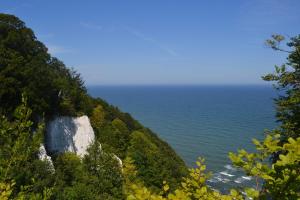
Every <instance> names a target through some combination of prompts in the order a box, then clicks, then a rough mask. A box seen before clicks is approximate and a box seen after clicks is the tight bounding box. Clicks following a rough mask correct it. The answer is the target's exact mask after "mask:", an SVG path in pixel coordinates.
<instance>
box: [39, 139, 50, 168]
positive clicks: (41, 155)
mask: <svg viewBox="0 0 300 200" xmlns="http://www.w3.org/2000/svg"><path fill="white" fill-rule="evenodd" d="M38 157H39V159H40V160H43V161H46V162H48V163H49V167H50V170H51V171H54V165H53V162H52V159H51V157H50V156H48V155H47V152H46V149H45V146H44V145H43V144H41V146H40V149H39V153H38Z"/></svg>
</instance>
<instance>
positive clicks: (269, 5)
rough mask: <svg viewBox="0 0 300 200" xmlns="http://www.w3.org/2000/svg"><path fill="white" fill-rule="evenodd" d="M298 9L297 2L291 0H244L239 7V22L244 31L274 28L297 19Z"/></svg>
mask: <svg viewBox="0 0 300 200" xmlns="http://www.w3.org/2000/svg"><path fill="white" fill-rule="evenodd" d="M297 5H298V6H297ZM298 9H299V2H297V1H292V0H286V1H282V0H252V1H245V2H244V3H243V4H242V6H241V8H240V17H239V23H240V26H241V27H242V28H243V29H244V30H246V31H253V32H257V31H263V30H266V29H267V28H271V29H274V28H276V27H277V26H278V25H280V24H285V23H287V22H291V21H298V20H299V19H300V15H299V14H298Z"/></svg>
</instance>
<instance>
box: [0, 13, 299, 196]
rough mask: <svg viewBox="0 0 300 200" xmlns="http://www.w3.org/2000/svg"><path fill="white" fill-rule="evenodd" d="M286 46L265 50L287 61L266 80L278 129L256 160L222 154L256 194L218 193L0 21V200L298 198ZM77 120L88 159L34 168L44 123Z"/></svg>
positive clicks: (295, 91) (294, 63) (295, 74)
mask: <svg viewBox="0 0 300 200" xmlns="http://www.w3.org/2000/svg"><path fill="white" fill-rule="evenodd" d="M283 40H284V38H283V37H282V36H280V35H273V36H272V39H270V40H267V44H268V45H269V46H270V47H271V48H272V49H274V50H276V51H281V52H285V53H287V54H288V58H287V63H286V64H284V65H281V66H276V67H275V72H274V73H272V74H268V75H266V76H264V77H263V79H265V80H266V81H275V88H276V89H278V90H280V94H282V95H281V96H279V97H278V98H277V99H276V100H275V104H276V107H277V119H278V121H279V122H280V126H279V127H278V128H277V129H275V130H272V131H268V132H266V137H265V139H264V140H263V141H258V140H253V142H254V145H255V146H256V149H257V151H256V152H253V153H250V152H246V151H245V150H239V151H238V153H236V154H235V153H230V154H229V157H230V158H231V160H232V162H233V164H234V165H235V166H236V167H239V168H241V169H243V170H244V171H245V172H246V173H247V174H248V175H250V176H253V177H255V180H256V181H257V187H256V188H245V189H243V190H241V189H232V190H231V191H230V193H229V194H221V193H220V192H218V191H215V190H213V189H211V188H210V187H208V186H207V185H206V180H207V179H208V178H209V173H207V172H206V168H205V165H204V159H199V161H197V166H198V168H195V169H189V170H188V169H187V167H186V166H185V164H184V162H183V160H182V159H181V158H180V157H179V156H178V155H177V154H176V153H175V152H174V150H172V148H171V147H170V146H169V145H168V144H167V143H166V142H164V141H162V140H161V139H159V137H158V136H157V135H156V134H155V133H153V132H152V131H151V130H149V129H147V128H145V127H143V126H142V125H141V124H140V123H139V122H138V121H136V120H134V119H133V118H132V117H131V116H130V115H129V114H128V113H123V112H121V111H120V110H119V109H118V108H117V107H114V106H112V105H110V104H108V103H107V102H105V101H104V100H102V99H100V98H97V99H95V98H92V97H90V96H89V95H88V94H87V90H86V88H85V86H84V82H83V80H82V78H81V76H80V74H79V73H78V72H76V71H75V70H73V69H70V68H67V67H66V66H65V65H64V64H63V62H62V61H60V60H58V59H57V58H55V57H52V56H51V55H50V54H49V53H48V50H47V47H46V46H45V45H44V44H43V43H41V42H40V41H38V40H37V38H36V37H35V35H34V32H33V31H32V30H31V29H30V28H28V27H26V25H25V23H24V22H22V21H21V20H20V19H18V18H17V17H15V16H12V15H7V14H0V115H1V121H0V199H141V200H142V199H245V198H252V199H299V198H300V137H299V136H300V127H299V126H300V125H299V122H300V36H297V37H294V38H290V39H289V41H288V43H287V46H288V47H289V49H283V48H281V46H280V45H279V44H280V43H281V42H282V41H283ZM81 115H88V116H89V118H90V121H91V124H92V127H93V129H94V132H95V135H96V141H95V142H94V144H92V145H91V146H90V147H89V149H88V154H87V155H86V156H84V157H83V158H80V157H78V156H76V155H75V154H73V153H63V154H55V155H51V156H52V160H53V164H54V167H52V166H51V165H50V163H48V162H46V161H43V160H40V159H39V158H38V156H37V154H38V152H39V147H40V144H41V143H43V142H44V135H45V131H46V128H45V126H46V124H47V122H48V121H49V120H51V119H52V118H53V117H56V116H81ZM99 144H101V146H102V148H100V147H99ZM113 155H117V156H118V157H119V158H121V159H122V161H123V166H122V167H120V166H119V165H118V163H117V161H116V160H114V159H112V157H113Z"/></svg>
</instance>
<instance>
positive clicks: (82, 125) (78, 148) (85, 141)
mask: <svg viewBox="0 0 300 200" xmlns="http://www.w3.org/2000/svg"><path fill="white" fill-rule="evenodd" d="M94 140H95V134H94V130H93V128H92V126H91V124H90V120H89V118H88V117H87V116H85V115H84V116H81V117H57V118H55V119H54V120H53V121H51V122H49V123H48V125H47V135H46V146H47V150H48V151H49V152H51V153H57V152H60V153H63V152H74V153H76V154H77V155H78V156H81V157H83V156H84V155H85V154H86V153H87V148H88V146H89V145H90V144H92V143H93V142H94Z"/></svg>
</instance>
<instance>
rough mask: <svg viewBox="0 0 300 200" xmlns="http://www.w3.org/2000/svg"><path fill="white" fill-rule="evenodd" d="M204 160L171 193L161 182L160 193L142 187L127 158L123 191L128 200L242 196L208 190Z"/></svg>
mask: <svg viewBox="0 0 300 200" xmlns="http://www.w3.org/2000/svg"><path fill="white" fill-rule="evenodd" d="M203 162H204V159H199V161H197V163H196V164H197V166H198V167H197V168H195V169H190V170H189V174H188V176H187V177H185V178H183V180H182V181H181V183H180V185H179V187H177V188H176V190H175V191H173V192H172V191H171V190H170V188H169V185H168V184H167V182H166V181H164V182H163V185H162V188H161V190H160V192H153V191H152V190H151V189H149V188H147V187H145V186H144V183H143V182H142V181H141V180H139V179H138V178H135V177H136V174H137V173H138V172H137V171H136V169H135V166H134V164H133V160H132V159H130V158H127V160H126V162H125V166H124V177H125V183H124V190H125V193H126V194H127V199H128V200H144V199H149V200H178V199H182V200H183V199H184V200H196V199H201V200H233V199H235V200H238V199H243V196H242V195H240V194H239V193H238V191H236V190H231V193H230V194H228V195H222V194H220V193H219V192H217V191H214V190H212V189H210V188H209V187H208V186H207V185H206V180H207V179H208V178H209V176H210V175H209V174H207V173H205V165H203Z"/></svg>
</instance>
